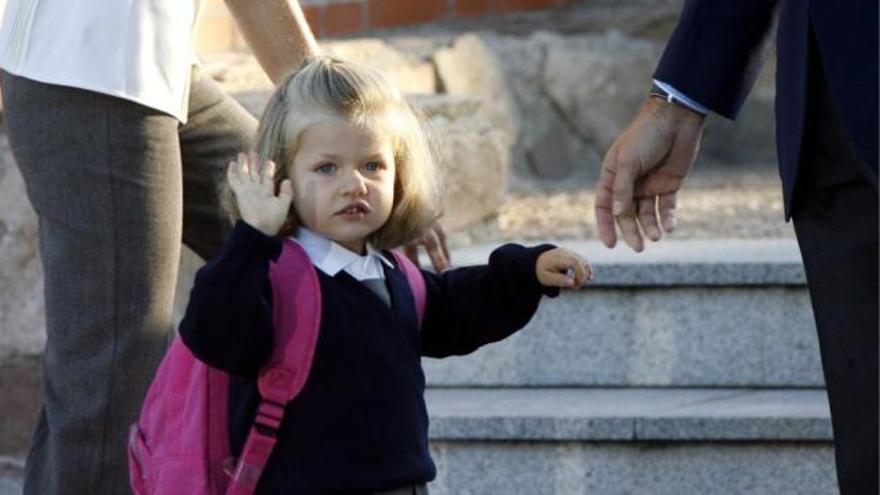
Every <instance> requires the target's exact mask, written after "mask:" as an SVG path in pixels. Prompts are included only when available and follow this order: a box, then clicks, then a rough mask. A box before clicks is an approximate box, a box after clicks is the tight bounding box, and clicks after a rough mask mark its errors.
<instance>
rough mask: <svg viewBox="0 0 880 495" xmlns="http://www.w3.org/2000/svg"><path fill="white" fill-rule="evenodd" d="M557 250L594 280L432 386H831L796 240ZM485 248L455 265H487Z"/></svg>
mask: <svg viewBox="0 0 880 495" xmlns="http://www.w3.org/2000/svg"><path fill="white" fill-rule="evenodd" d="M528 244H536V242H529V243H528ZM559 244H560V245H562V246H565V247H568V248H570V249H573V250H574V251H576V252H578V253H582V254H583V255H585V256H586V257H587V258H588V259H590V260H591V262H592V265H593V267H594V270H595V273H596V277H595V279H594V281H593V282H592V283H591V284H590V285H589V286H588V287H587V288H585V289H584V290H581V291H576V292H564V293H563V294H562V295H561V296H560V297H558V298H556V299H545V300H544V301H543V302H542V303H541V307H540V309H539V311H538V313H537V314H536V316H535V317H534V318H533V319H532V321H531V322H530V323H529V324H528V325H527V326H526V328H524V329H523V330H521V331H520V332H518V333H517V334H515V335H513V336H511V337H510V338H508V339H506V340H504V341H502V342H499V343H495V344H492V345H489V346H486V347H484V348H482V349H480V350H478V351H477V352H475V353H473V354H471V355H469V356H463V357H456V358H450V359H443V360H434V359H426V360H425V362H424V365H425V370H426V373H427V377H428V381H429V383H430V384H431V385H436V386H611V387H615V386H672V387H676V386H683V387H692V386H697V387H700V386H703V387H714V386H723V387H821V386H824V381H823V378H822V373H821V364H820V361H819V351H818V341H817V338H816V331H815V323H814V320H813V315H812V310H811V308H810V302H809V296H808V294H807V290H806V285H805V278H804V272H803V268H802V264H801V260H800V256H799V253H798V249H797V245H796V244H795V242H794V241H789V240H760V241H755V240H681V241H664V242H662V243H659V244H655V245H651V246H649V247H648V249H647V250H646V251H645V252H643V253H641V254H634V253H633V252H632V251H629V250H628V249H626V248H622V247H619V248H616V249H614V250H608V249H606V248H604V247H602V246H600V245H599V244H598V243H597V242H561V243H559ZM490 251H491V248H490V247H474V248H466V249H459V250H456V251H455V252H454V253H453V259H454V262H455V263H456V264H458V265H468V264H473V263H481V262H485V260H486V259H487V258H488V255H489V253H490Z"/></svg>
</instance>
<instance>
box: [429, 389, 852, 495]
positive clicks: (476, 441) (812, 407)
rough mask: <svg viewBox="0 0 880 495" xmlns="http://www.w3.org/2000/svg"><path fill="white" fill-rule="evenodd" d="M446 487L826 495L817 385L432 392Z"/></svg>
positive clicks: (829, 456) (440, 486) (434, 433)
mask: <svg viewBox="0 0 880 495" xmlns="http://www.w3.org/2000/svg"><path fill="white" fill-rule="evenodd" d="M427 399H428V410H429V411H430V415H431V429H430V436H431V446H432V451H433V454H434V459H435V461H436V463H437V467H438V477H437V479H436V480H435V482H434V483H432V485H431V493H433V494H435V495H445V494H470V493H473V494H480V493H504V494H512V495H515V494H524V495H525V494H528V495H540V494H581V493H583V494H586V493H589V494H642V493H645V494H648V493H650V494H676V495H682V494H685V495H686V494H705V493H712V494H742V493H756V494H765V493H773V494H776V495H779V494H798V495H801V494H832V493H837V489H836V485H835V483H836V481H835V470H834V455H833V449H832V443H831V424H830V419H829V412H828V405H827V400H826V396H825V392H824V390H822V389H804V390H790V389H789V390H786V389H776V390H752V389H551V388H529V389H455V388H453V389H436V388H435V389H430V390H429V391H428V394H427Z"/></svg>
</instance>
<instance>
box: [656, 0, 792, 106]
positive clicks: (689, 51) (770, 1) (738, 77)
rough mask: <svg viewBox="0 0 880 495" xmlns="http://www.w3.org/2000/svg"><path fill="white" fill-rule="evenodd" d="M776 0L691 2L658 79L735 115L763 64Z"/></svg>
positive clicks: (686, 4)
mask: <svg viewBox="0 0 880 495" xmlns="http://www.w3.org/2000/svg"><path fill="white" fill-rule="evenodd" d="M795 1H805V0H795ZM777 3H779V2H778V0H687V1H686V2H685V4H684V8H683V10H682V13H681V16H680V17H679V20H678V25H677V26H676V28H675V31H674V32H673V33H672V37H671V38H670V39H669V43H667V45H666V50H665V51H664V52H663V56H662V57H661V59H660V63H659V65H658V66H657V70H656V71H655V73H654V78H655V79H657V80H660V81H663V82H665V83H668V84H670V85H671V86H672V87H674V88H675V89H677V90H678V91H681V92H682V93H684V94H686V95H687V96H688V97H690V98H692V99H694V100H695V101H697V102H699V103H700V104H702V105H704V106H706V107H709V108H710V109H712V111H714V112H715V113H717V114H719V115H722V116H724V117H727V118H729V119H732V118H735V117H736V114H737V113H738V112H739V109H740V107H741V106H742V104H743V102H744V101H745V98H746V95H747V94H748V92H749V90H750V89H751V87H752V84H754V82H755V78H757V76H758V72H759V70H760V69H761V65H762V64H763V61H764V58H765V55H766V48H767V47H768V45H769V44H768V41H769V38H770V35H771V32H772V31H773V21H774V18H775V12H776V4H777Z"/></svg>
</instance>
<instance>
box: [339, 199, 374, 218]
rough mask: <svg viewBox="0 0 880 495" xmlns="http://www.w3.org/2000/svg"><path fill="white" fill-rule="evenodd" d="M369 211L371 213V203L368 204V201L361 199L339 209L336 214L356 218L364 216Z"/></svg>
mask: <svg viewBox="0 0 880 495" xmlns="http://www.w3.org/2000/svg"><path fill="white" fill-rule="evenodd" d="M368 213H370V205H368V204H367V203H366V202H361V201H359V202H356V203H352V204H350V205H348V206H346V207H345V208H343V209H341V210H339V211H337V212H336V213H335V215H337V216H341V217H344V218H352V219H355V218H363V217H365V216H366V215H367V214H368Z"/></svg>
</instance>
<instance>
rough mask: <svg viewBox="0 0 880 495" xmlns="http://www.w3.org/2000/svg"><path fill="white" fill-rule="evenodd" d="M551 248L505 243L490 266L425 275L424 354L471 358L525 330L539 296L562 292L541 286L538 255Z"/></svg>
mask: <svg viewBox="0 0 880 495" xmlns="http://www.w3.org/2000/svg"><path fill="white" fill-rule="evenodd" d="M553 247H554V246H551V245H546V244H545V245H541V246H537V247H533V248H526V247H523V246H519V245H516V244H506V245H504V246H501V247H500V248H498V249H496V250H495V251H493V252H492V255H491V256H490V257H489V264H488V265H479V266H470V267H464V268H457V269H454V270H448V271H446V272H443V273H442V274H434V273H430V272H422V273H423V275H424V278H425V285H426V292H427V294H426V295H427V303H426V307H425V316H424V321H423V323H422V331H421V353H422V355H424V356H430V357H444V356H449V355H461V354H468V353H470V352H473V351H474V350H476V349H477V348H479V347H480V346H482V345H485V344H488V343H490V342H495V341H498V340H501V339H503V338H505V337H507V336H509V335H510V334H512V333H514V332H516V331H517V330H519V329H520V328H522V327H523V326H525V325H526V323H528V322H529V320H530V319H531V318H532V315H534V313H535V311H537V309H538V303H539V302H540V300H541V296H543V295H549V296H551V297H555V296H556V295H557V294H558V293H559V289H557V288H551V287H544V286H542V285H541V284H540V282H538V277H537V275H536V273H535V263H536V261H537V259H538V256H540V255H541V253H543V252H544V251H547V250H550V249H553Z"/></svg>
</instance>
